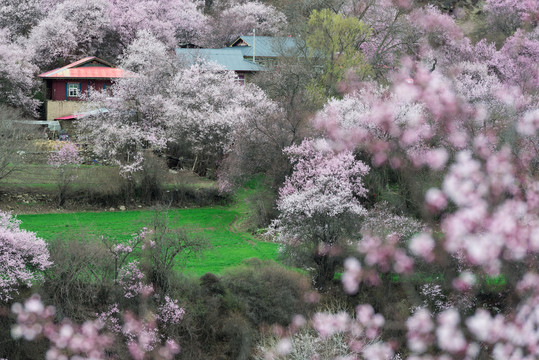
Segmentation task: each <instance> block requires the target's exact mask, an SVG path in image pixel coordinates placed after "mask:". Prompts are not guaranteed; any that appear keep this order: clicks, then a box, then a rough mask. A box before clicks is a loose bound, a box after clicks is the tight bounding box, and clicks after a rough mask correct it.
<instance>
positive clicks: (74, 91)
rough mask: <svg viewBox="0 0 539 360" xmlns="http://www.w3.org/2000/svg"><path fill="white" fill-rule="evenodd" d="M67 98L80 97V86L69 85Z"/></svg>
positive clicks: (77, 84)
mask: <svg viewBox="0 0 539 360" xmlns="http://www.w3.org/2000/svg"><path fill="white" fill-rule="evenodd" d="M67 96H68V97H78V96H80V84H79V83H76V84H67Z"/></svg>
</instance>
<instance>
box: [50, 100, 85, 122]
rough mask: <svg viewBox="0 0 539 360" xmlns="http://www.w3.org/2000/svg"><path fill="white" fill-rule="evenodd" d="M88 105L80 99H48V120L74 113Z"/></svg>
mask: <svg viewBox="0 0 539 360" xmlns="http://www.w3.org/2000/svg"><path fill="white" fill-rule="evenodd" d="M84 105H86V104H85V103H84V102H80V101H54V100H48V101H47V105H46V106H47V119H46V120H47V121H52V120H54V119H56V118H59V117H62V116H68V115H73V114H75V113H76V112H79V111H81V110H82V108H83V107H84Z"/></svg>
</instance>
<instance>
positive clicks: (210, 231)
mask: <svg viewBox="0 0 539 360" xmlns="http://www.w3.org/2000/svg"><path fill="white" fill-rule="evenodd" d="M259 186H260V184H258V183H257V182H252V183H251V184H247V187H246V188H245V189H244V190H242V191H241V192H240V193H239V194H238V196H237V201H236V203H235V204H233V205H231V206H228V207H225V206H215V207H205V208H192V209H170V210H168V218H169V224H170V226H171V227H197V228H198V229H199V231H200V233H201V234H202V236H204V237H206V238H207V239H208V240H209V241H210V243H211V245H212V248H211V249H210V250H208V251H206V252H205V254H204V255H203V257H202V258H199V259H189V260H188V261H187V263H186V265H185V268H184V271H185V272H186V273H189V274H194V275H199V276H200V275H203V274H205V273H207V272H212V273H221V272H222V271H223V270H225V269H227V268H230V267H233V266H237V265H239V264H241V263H242V261H243V260H244V259H248V258H253V257H257V258H259V259H273V260H275V259H276V257H277V248H278V244H275V243H271V242H264V241H260V240H259V239H257V238H256V237H254V236H252V235H251V234H250V233H248V232H246V231H245V230H243V227H244V226H242V222H243V221H244V220H245V219H246V217H247V216H248V213H249V211H250V209H249V206H248V205H247V201H246V198H247V197H248V196H249V194H252V193H254V192H255V191H257V188H258V187H259ZM153 216H154V212H153V211H149V210H141V211H123V212H106V211H105V212H80V213H67V214H66V213H63V214H38V215H19V216H17V218H18V219H19V220H21V221H22V226H21V227H22V228H24V229H26V230H30V231H34V232H36V233H37V234H38V236H39V237H42V238H43V239H45V240H52V239H55V238H60V239H61V238H63V237H65V238H67V237H69V236H73V235H75V236H76V235H77V234H81V233H85V234H88V235H90V236H91V237H95V238H96V241H99V240H98V239H99V238H100V236H106V237H109V238H116V239H118V240H119V241H122V240H126V239H128V238H130V237H131V236H132V234H135V233H137V232H138V231H139V230H140V229H141V228H142V227H144V226H149V225H150V224H151V222H152V217H153Z"/></svg>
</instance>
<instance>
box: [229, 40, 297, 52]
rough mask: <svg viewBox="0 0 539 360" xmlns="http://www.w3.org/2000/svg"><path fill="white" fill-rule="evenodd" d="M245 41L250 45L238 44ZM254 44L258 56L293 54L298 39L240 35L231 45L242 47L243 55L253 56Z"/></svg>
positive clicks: (236, 47)
mask: <svg viewBox="0 0 539 360" xmlns="http://www.w3.org/2000/svg"><path fill="white" fill-rule="evenodd" d="M242 41H243V42H245V43H246V44H247V45H248V46H238V45H237V44H238V43H240V42H242ZM253 45H255V49H254V50H255V55H256V56H257V57H258V56H260V57H278V56H282V55H287V54H288V55H292V54H293V53H294V52H295V50H296V47H297V41H296V39H295V38H293V37H278V36H256V37H255V36H240V37H239V38H238V39H237V40H236V41H234V42H233V43H232V45H231V47H232V48H234V49H241V51H242V53H243V56H250V57H252V56H253Z"/></svg>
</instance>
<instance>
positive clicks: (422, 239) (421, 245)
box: [409, 233, 436, 262]
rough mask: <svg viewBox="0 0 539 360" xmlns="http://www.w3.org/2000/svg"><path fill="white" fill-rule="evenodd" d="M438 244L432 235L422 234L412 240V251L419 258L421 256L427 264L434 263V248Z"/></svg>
mask: <svg viewBox="0 0 539 360" xmlns="http://www.w3.org/2000/svg"><path fill="white" fill-rule="evenodd" d="M435 245H436V243H435V241H434V239H433V238H432V236H431V235H430V234H426V233H422V234H420V235H416V236H414V237H413V238H412V240H410V246H409V247H410V250H411V251H412V253H414V254H415V255H417V256H421V257H422V258H423V259H425V260H426V261H427V262H432V261H434V253H433V250H434V247H435Z"/></svg>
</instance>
